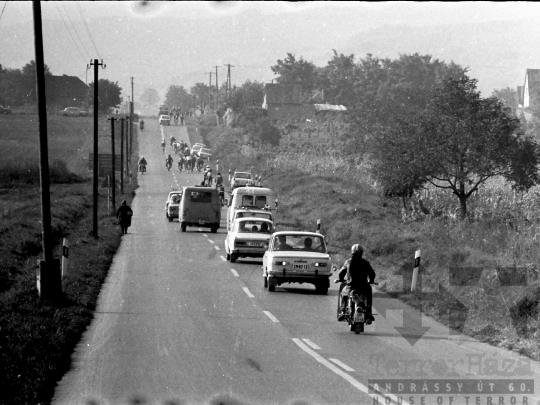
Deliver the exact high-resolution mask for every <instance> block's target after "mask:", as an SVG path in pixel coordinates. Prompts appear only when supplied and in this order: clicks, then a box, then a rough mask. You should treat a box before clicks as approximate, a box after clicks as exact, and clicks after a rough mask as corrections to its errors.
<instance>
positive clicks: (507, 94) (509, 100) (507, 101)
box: [491, 87, 518, 114]
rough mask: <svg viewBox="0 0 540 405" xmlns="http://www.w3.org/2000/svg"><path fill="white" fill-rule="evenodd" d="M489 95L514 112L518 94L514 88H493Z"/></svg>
mask: <svg viewBox="0 0 540 405" xmlns="http://www.w3.org/2000/svg"><path fill="white" fill-rule="evenodd" d="M491 95H492V96H493V97H497V98H498V99H499V101H500V102H501V103H503V104H504V105H505V106H506V107H508V108H510V110H511V111H512V113H513V114H515V113H516V108H517V106H518V94H517V91H516V90H515V89H512V88H510V87H506V88H504V89H501V90H493V93H492V94H491Z"/></svg>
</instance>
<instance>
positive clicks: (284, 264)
mask: <svg viewBox="0 0 540 405" xmlns="http://www.w3.org/2000/svg"><path fill="white" fill-rule="evenodd" d="M274 264H276V265H278V266H286V265H287V262H284V261H283V260H276V261H275V262H274Z"/></svg>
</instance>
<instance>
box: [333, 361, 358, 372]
mask: <svg viewBox="0 0 540 405" xmlns="http://www.w3.org/2000/svg"><path fill="white" fill-rule="evenodd" d="M328 360H330V361H331V362H332V363H335V364H337V365H338V366H340V367H341V368H342V369H344V370H345V371H354V368H352V367H349V366H348V365H346V364H345V363H343V362H341V361H339V360H338V359H328Z"/></svg>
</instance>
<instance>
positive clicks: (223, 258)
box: [219, 256, 227, 262]
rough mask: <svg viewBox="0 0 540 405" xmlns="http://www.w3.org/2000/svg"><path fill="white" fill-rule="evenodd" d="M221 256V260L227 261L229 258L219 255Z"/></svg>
mask: <svg viewBox="0 0 540 405" xmlns="http://www.w3.org/2000/svg"><path fill="white" fill-rule="evenodd" d="M219 258H220V259H221V260H223V261H224V262H226V261H227V259H225V256H219Z"/></svg>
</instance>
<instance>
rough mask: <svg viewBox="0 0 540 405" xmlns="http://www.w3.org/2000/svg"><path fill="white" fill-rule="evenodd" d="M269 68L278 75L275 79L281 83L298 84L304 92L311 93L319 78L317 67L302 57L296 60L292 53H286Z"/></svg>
mask: <svg viewBox="0 0 540 405" xmlns="http://www.w3.org/2000/svg"><path fill="white" fill-rule="evenodd" d="M270 69H271V70H272V72H274V74H276V75H279V77H278V78H277V79H276V81H277V82H278V83H282V84H300V85H301V86H302V92H303V93H304V94H309V95H310V94H311V92H312V91H313V90H314V89H315V88H316V86H317V84H318V80H319V75H318V69H317V67H316V66H315V65H314V64H313V63H311V62H308V61H306V60H304V59H303V58H302V57H300V59H298V60H296V57H295V56H294V55H293V54H292V53H287V57H286V58H285V59H284V60H281V59H278V61H277V64H276V65H274V66H271V67H270Z"/></svg>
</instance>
